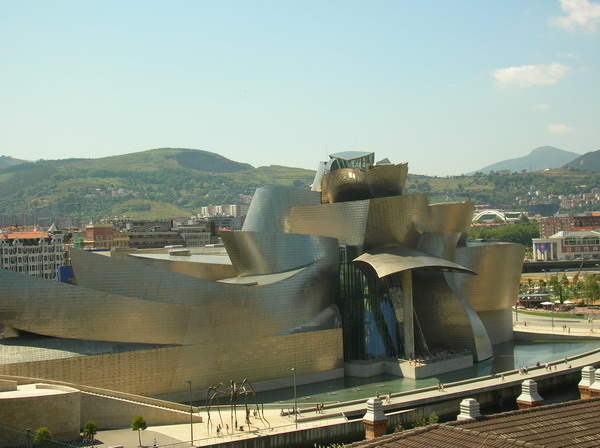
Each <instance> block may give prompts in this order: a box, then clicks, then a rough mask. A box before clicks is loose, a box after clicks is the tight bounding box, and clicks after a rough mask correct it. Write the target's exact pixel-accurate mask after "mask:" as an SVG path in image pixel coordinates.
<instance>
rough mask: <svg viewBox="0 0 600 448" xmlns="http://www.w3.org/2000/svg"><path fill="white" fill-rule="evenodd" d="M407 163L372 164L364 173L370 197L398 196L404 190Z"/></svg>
mask: <svg viewBox="0 0 600 448" xmlns="http://www.w3.org/2000/svg"><path fill="white" fill-rule="evenodd" d="M407 175H408V163H400V164H398V165H374V166H373V167H372V168H371V169H370V170H369V171H367V174H366V175H365V181H366V183H367V185H368V186H369V191H370V192H371V197H374V198H381V197H387V196H399V195H401V194H402V193H403V191H404V184H405V183H406V176H407Z"/></svg>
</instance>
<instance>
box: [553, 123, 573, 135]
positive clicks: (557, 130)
mask: <svg viewBox="0 0 600 448" xmlns="http://www.w3.org/2000/svg"><path fill="white" fill-rule="evenodd" d="M573 130H574V129H573V128H572V127H571V126H567V125H566V124H549V125H548V131H550V132H551V133H553V134H565V133H567V132H572V131H573Z"/></svg>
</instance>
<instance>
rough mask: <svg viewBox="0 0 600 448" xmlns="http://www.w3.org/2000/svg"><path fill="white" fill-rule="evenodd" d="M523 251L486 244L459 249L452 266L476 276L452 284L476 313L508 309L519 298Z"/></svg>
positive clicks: (462, 278) (463, 278)
mask: <svg viewBox="0 0 600 448" xmlns="http://www.w3.org/2000/svg"><path fill="white" fill-rule="evenodd" d="M524 254H525V247H524V246H522V245H521V244H511V243H487V244H478V245H473V246H468V247H460V248H458V249H457V251H456V262H457V263H460V264H462V265H464V266H466V267H468V268H470V269H473V270H475V271H477V273H478V275H477V276H457V277H456V279H455V281H456V285H457V288H459V289H460V290H461V291H462V292H463V294H464V296H465V298H466V299H467V300H468V302H469V303H470V304H471V306H472V307H473V309H474V310H475V311H477V312H481V311H490V310H505V309H510V308H511V306H512V305H514V304H515V302H516V301H517V298H518V295H519V282H520V279H521V271H522V269H523V256H524Z"/></svg>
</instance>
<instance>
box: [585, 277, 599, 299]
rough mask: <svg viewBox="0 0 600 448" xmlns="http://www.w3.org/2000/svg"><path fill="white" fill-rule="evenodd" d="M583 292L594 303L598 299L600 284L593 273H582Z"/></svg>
mask: <svg viewBox="0 0 600 448" xmlns="http://www.w3.org/2000/svg"><path fill="white" fill-rule="evenodd" d="M582 283H583V284H582V289H583V293H584V294H585V296H586V299H588V300H589V301H590V302H591V303H595V302H596V300H598V299H600V285H599V284H598V280H597V279H596V276H595V275H593V274H584V275H583V282H582Z"/></svg>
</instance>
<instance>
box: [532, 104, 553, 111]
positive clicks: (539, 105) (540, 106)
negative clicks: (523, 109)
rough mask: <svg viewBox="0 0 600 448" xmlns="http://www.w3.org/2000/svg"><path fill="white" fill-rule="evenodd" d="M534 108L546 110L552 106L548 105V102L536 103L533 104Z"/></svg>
mask: <svg viewBox="0 0 600 448" xmlns="http://www.w3.org/2000/svg"><path fill="white" fill-rule="evenodd" d="M533 108H534V109H536V110H545V109H550V106H548V105H547V104H536V105H534V106H533Z"/></svg>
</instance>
